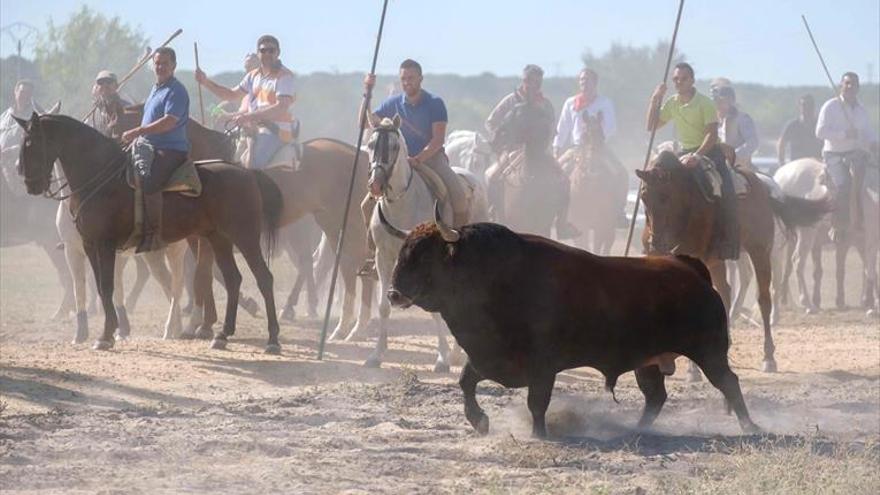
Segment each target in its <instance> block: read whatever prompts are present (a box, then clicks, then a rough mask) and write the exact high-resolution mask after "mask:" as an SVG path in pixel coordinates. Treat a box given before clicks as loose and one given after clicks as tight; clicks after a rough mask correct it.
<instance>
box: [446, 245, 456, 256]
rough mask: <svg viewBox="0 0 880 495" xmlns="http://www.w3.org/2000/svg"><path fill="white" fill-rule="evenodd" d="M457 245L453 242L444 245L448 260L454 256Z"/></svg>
mask: <svg viewBox="0 0 880 495" xmlns="http://www.w3.org/2000/svg"><path fill="white" fill-rule="evenodd" d="M457 245H458V244H455V243H454V242H447V243H446V254H448V255H449V257H450V258H452V257H454V256H455V251H456V250H457V248H456V246H457Z"/></svg>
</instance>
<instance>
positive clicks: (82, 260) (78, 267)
mask: <svg viewBox="0 0 880 495" xmlns="http://www.w3.org/2000/svg"><path fill="white" fill-rule="evenodd" d="M64 257H65V258H66V259H67V267H68V269H69V270H70V278H71V279H72V280H73V295H74V298H75V299H76V334H75V335H74V337H73V343H74V344H81V343H83V342H85V341H86V339H88V338H89V316H88V313H87V312H86V304H87V301H86V253H85V252H84V251H83V250H82V241H80V242H78V243H77V244H76V245H75V244H74V243H72V242H65V243H64Z"/></svg>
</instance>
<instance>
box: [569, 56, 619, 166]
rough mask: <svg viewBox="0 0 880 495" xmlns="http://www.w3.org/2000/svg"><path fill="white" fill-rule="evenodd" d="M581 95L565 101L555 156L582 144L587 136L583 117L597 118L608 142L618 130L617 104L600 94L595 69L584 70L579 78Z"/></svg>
mask: <svg viewBox="0 0 880 495" xmlns="http://www.w3.org/2000/svg"><path fill="white" fill-rule="evenodd" d="M578 85H579V86H580V89H581V91H580V93H578V94H576V95H574V96H572V97H571V98H569V99H567V100H565V103H564V104H563V105H562V113H561V114H560V115H559V122H558V123H557V125H556V137H555V138H554V139H553V154H554V155H555V156H556V158H559V157H560V156H562V153H564V152H565V150H566V149H568V148H571V147H572V146H577V145H579V144H581V137H582V136H583V134H584V129H585V125H584V117H585V116H590V117H598V118H599V121H600V122H601V123H602V131H603V132H604V133H605V139H606V141H607V140H608V139H609V138H611V137H612V136H613V135H614V133H615V131H616V130H617V117H616V115H615V113H614V103H612V102H611V99H609V98H608V97H607V96H603V95H600V94H599V75H598V74H596V71H594V70H593V69H588V68H584V69H583V70H581V72H580V74H578Z"/></svg>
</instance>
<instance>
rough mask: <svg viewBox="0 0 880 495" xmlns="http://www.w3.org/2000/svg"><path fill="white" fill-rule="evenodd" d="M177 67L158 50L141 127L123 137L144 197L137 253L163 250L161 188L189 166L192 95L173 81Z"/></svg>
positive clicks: (173, 58) (171, 52) (169, 51)
mask: <svg viewBox="0 0 880 495" xmlns="http://www.w3.org/2000/svg"><path fill="white" fill-rule="evenodd" d="M176 67H177V55H176V54H175V53H174V50H173V49H171V48H168V47H162V48H159V49H157V50H156V52H155V54H154V55H153V70H154V72H155V74H156V84H155V85H154V86H153V89H152V90H151V91H150V95H149V96H148V97H147V100H146V101H145V102H144V116H143V118H142V119H141V125H140V126H138V127H135V128H134V129H131V130H128V131H125V133H123V134H122V140H123V141H124V142H126V143H131V142H133V144H132V150H133V154H134V165H135V184H136V186H137V189H139V190H140V191H141V192H142V194H143V196H144V221H143V236H142V237H141V241H140V244H139V245H138V247H137V252H138V253H142V252H144V251H152V250H154V249H159V248H161V247H162V245H163V243H162V188H163V187H165V185H166V183H167V182H168V180H169V179H170V178H171V175H172V174H173V173H174V171H175V170H177V168H178V167H180V166H181V165H183V164H184V163H185V162H186V159H187V155H188V153H189V140H188V139H187V137H186V122H187V120H189V95H188V94H187V92H186V88H185V87H184V86H183V84H182V83H181V82H180V81H178V80H177V78H175V77H174V69H175V68H176ZM135 140H136V141H135ZM150 162H152V163H150Z"/></svg>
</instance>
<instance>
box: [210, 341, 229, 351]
mask: <svg viewBox="0 0 880 495" xmlns="http://www.w3.org/2000/svg"><path fill="white" fill-rule="evenodd" d="M211 349H214V350H216V351H223V350H225V349H226V339H214V340H212V341H211Z"/></svg>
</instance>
